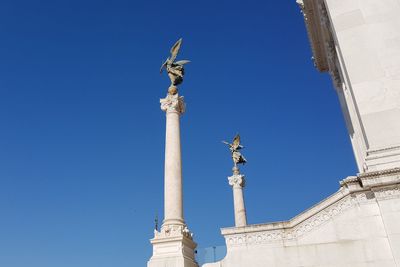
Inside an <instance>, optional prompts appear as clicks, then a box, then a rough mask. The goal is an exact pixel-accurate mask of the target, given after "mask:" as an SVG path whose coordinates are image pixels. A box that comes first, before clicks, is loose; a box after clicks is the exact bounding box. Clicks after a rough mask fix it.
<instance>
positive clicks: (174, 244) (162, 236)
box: [147, 225, 198, 267]
mask: <svg viewBox="0 0 400 267" xmlns="http://www.w3.org/2000/svg"><path fill="white" fill-rule="evenodd" d="M150 242H151V244H152V245H153V256H152V257H151V258H150V260H149V261H148V262H147V267H165V266H168V267H198V264H197V262H196V260H195V257H194V254H195V252H194V250H195V248H196V246H197V244H196V243H195V242H194V241H193V234H192V233H190V231H189V230H188V228H187V227H186V226H185V225H163V226H162V228H161V231H160V232H158V231H156V230H155V231H154V238H153V239H151V240H150Z"/></svg>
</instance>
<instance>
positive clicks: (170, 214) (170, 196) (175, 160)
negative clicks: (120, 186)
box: [161, 94, 185, 225]
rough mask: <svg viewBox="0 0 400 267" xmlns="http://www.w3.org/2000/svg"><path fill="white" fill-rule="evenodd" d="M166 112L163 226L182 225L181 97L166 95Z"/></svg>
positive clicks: (183, 107)
mask: <svg viewBox="0 0 400 267" xmlns="http://www.w3.org/2000/svg"><path fill="white" fill-rule="evenodd" d="M161 109H162V110H163V111H165V112H166V120H167V121H166V134H165V167H164V183H165V184H164V222H163V225H183V224H184V220H183V207H182V205H183V202H182V158H181V139H180V115H181V114H183V112H184V111H185V103H184V101H183V97H180V96H179V95H178V94H175V95H168V96H167V98H166V99H163V100H162V103H161Z"/></svg>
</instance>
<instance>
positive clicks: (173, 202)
mask: <svg viewBox="0 0 400 267" xmlns="http://www.w3.org/2000/svg"><path fill="white" fill-rule="evenodd" d="M171 88H172V89H175V90H172V89H171ZM160 103H161V109H162V110H163V111H165V112H166V119H167V121H166V138H165V170H164V221H163V225H162V227H161V230H160V232H158V231H157V230H155V231H154V238H153V239H152V240H151V244H152V245H153V256H152V257H151V259H150V260H149V261H148V263H147V266H148V267H197V266H198V265H197V263H196V261H195V258H194V250H195V248H196V246H197V244H196V243H195V242H194V241H193V234H192V233H190V231H189V229H188V228H187V226H186V224H185V221H184V218H183V201H182V161H181V143H180V123H179V120H180V115H181V114H182V113H183V112H184V111H185V103H184V101H183V97H182V96H179V95H178V93H177V89H176V87H170V89H169V94H168V95H167V97H166V98H164V99H161V100H160Z"/></svg>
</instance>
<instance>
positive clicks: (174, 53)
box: [169, 38, 182, 63]
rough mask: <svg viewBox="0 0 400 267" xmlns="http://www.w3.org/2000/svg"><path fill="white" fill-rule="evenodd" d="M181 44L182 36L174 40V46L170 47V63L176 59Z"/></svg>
mask: <svg viewBox="0 0 400 267" xmlns="http://www.w3.org/2000/svg"><path fill="white" fill-rule="evenodd" d="M181 44H182V38H180V39H179V40H178V41H176V43H175V44H174V46H173V47H172V48H171V51H170V52H171V56H170V57H169V60H170V62H171V63H173V62H174V61H175V59H176V56H177V55H178V53H179V49H181Z"/></svg>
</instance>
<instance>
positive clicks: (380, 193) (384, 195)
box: [374, 186, 400, 200]
mask: <svg viewBox="0 0 400 267" xmlns="http://www.w3.org/2000/svg"><path fill="white" fill-rule="evenodd" d="M374 193H375V196H376V198H377V199H379V200H387V199H393V198H398V197H399V196H400V186H394V187H392V188H390V189H388V188H384V189H378V190H374Z"/></svg>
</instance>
